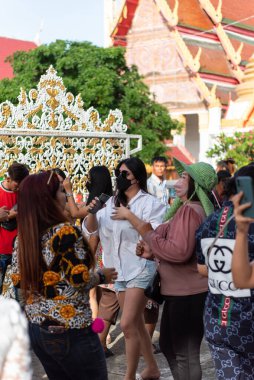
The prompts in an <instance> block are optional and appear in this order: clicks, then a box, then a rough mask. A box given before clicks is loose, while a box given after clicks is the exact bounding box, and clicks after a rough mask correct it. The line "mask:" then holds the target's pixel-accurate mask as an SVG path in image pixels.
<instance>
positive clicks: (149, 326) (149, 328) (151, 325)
mask: <svg viewBox="0 0 254 380" xmlns="http://www.w3.org/2000/svg"><path fill="white" fill-rule="evenodd" d="M145 326H146V329H147V331H148V334H149V335H150V338H151V339H152V337H153V333H154V330H155V327H156V323H146V324H145Z"/></svg>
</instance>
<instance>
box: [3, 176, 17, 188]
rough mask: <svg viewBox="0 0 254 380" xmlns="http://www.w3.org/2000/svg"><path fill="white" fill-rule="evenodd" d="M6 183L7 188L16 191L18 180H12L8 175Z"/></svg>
mask: <svg viewBox="0 0 254 380" xmlns="http://www.w3.org/2000/svg"><path fill="white" fill-rule="evenodd" d="M6 181H7V184H8V190H10V191H17V190H18V188H19V182H17V181H14V180H13V179H11V178H10V177H7V178H6Z"/></svg>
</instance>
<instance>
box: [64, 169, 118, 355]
mask: <svg viewBox="0 0 254 380" xmlns="http://www.w3.org/2000/svg"><path fill="white" fill-rule="evenodd" d="M63 186H64V188H65V191H66V194H67V195H68V197H67V199H68V205H69V210H70V212H71V215H72V217H76V218H85V217H86V216H87V215H88V209H89V206H88V205H89V203H90V202H91V201H92V200H93V199H94V198H95V197H99V196H100V195H101V194H102V193H103V194H106V195H108V196H109V197H110V196H112V195H113V188H112V180H111V176H110V172H109V170H108V168H107V167H106V166H93V167H92V168H91V169H90V170H89V172H88V176H87V182H86V188H87V190H88V197H87V201H86V204H84V206H81V207H80V208H78V207H77V205H76V204H75V202H74V197H73V192H72V184H71V182H70V178H66V179H65V180H64V182H63ZM88 239H89V245H90V247H91V248H92V251H93V252H94V253H95V260H96V267H97V268H102V267H103V263H104V259H103V256H104V255H103V249H102V246H101V244H100V241H99V237H98V236H95V235H93V236H88ZM98 300H99V302H98ZM90 305H91V309H92V317H93V318H96V317H97V316H99V317H100V318H102V319H103V321H104V325H105V327H104V330H103V331H102V332H101V334H99V337H100V340H101V344H102V346H103V349H104V353H105V356H106V358H107V357H109V356H112V355H113V352H112V351H111V350H109V349H108V348H107V340H109V339H110V335H108V334H109V330H110V326H111V324H115V323H116V318H117V315H118V311H119V303H118V299H117V297H116V293H115V291H114V285H113V284H105V285H100V286H99V287H96V288H93V289H91V290H90ZM107 337H108V338H107Z"/></svg>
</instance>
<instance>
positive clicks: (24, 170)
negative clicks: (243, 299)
mask: <svg viewBox="0 0 254 380" xmlns="http://www.w3.org/2000/svg"><path fill="white" fill-rule="evenodd" d="M28 175H29V170H28V167H27V166H26V165H24V164H20V163H18V162H13V164H12V165H11V166H10V167H9V168H8V176H9V177H10V179H11V180H12V181H15V182H18V183H20V182H21V181H23V179H24V178H25V177H27V176H28Z"/></svg>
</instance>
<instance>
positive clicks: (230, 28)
mask: <svg viewBox="0 0 254 380" xmlns="http://www.w3.org/2000/svg"><path fill="white" fill-rule="evenodd" d="M141 1H142V0H126V1H125V2H124V5H123V8H122V10H121V12H120V16H119V18H118V21H117V23H116V26H115V27H114V30H113V32H112V35H111V37H112V41H113V44H114V45H126V41H127V40H126V37H127V35H128V33H129V31H130V29H131V28H132V23H133V20H134V16H135V13H136V12H137V9H138V5H139V4H141ZM154 4H155V5H156V7H157V10H158V13H160V15H161V17H162V22H163V24H164V25H165V26H166V27H167V28H168V31H169V32H170V34H171V36H173V39H174V40H175V42H176V45H177V49H178V51H179V52H180V55H181V56H182V59H183V62H185V65H186V62H187V65H186V68H187V69H188V72H189V74H190V75H191V76H192V77H193V75H194V76H195V78H194V80H195V81H196V83H197V84H198V87H199V92H200V89H201V93H203V94H202V95H203V98H204V99H205V100H206V101H208V103H210V101H212V97H211V96H210V95H209V91H207V89H210V88H211V86H210V84H211V83H214V84H216V85H217V86H218V94H219V93H220V96H219V98H220V99H222V102H223V104H225V103H224V102H227V99H228V96H229V92H230V90H233V89H234V88H235V86H236V85H237V84H238V83H241V80H242V77H243V70H244V66H245V65H246V63H247V61H248V59H249V58H250V56H251V55H252V53H253V52H254V16H252V9H254V0H249V1H248V4H247V6H246V4H245V6H244V7H243V6H242V3H241V2H239V1H238V0H232V1H231V0H154ZM146 23H147V20H146ZM146 27H147V25H146ZM169 41H170V40H169ZM201 80H203V84H202V83H201ZM205 86H206V87H207V88H206V87H205ZM223 92H225V94H223ZM213 100H214V99H213Z"/></svg>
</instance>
